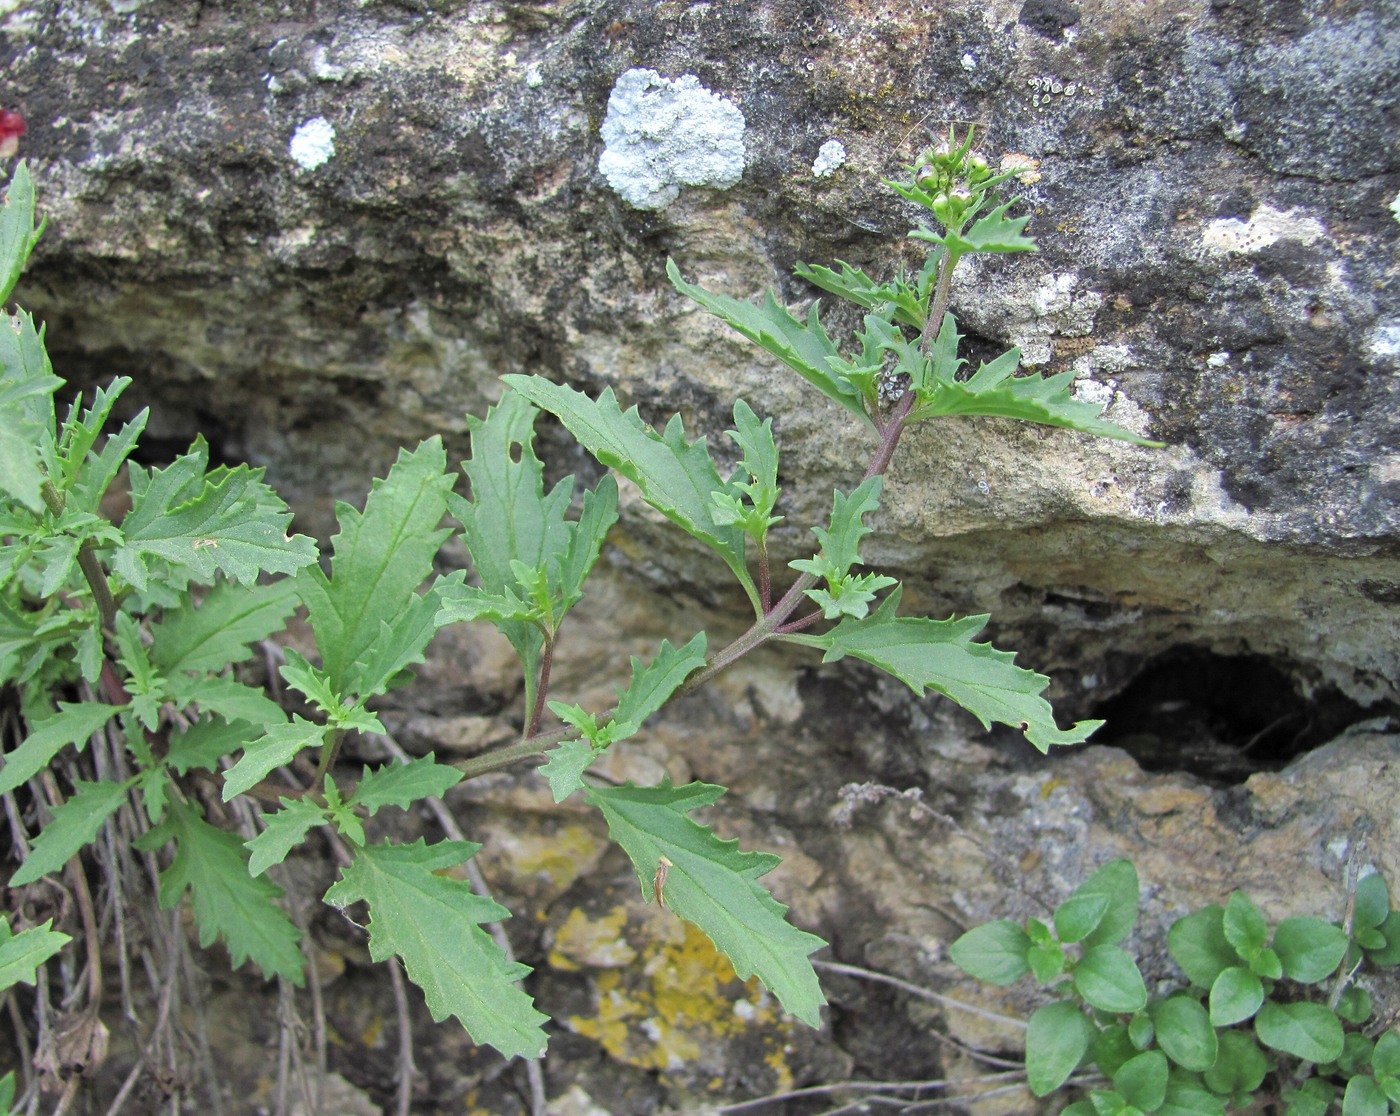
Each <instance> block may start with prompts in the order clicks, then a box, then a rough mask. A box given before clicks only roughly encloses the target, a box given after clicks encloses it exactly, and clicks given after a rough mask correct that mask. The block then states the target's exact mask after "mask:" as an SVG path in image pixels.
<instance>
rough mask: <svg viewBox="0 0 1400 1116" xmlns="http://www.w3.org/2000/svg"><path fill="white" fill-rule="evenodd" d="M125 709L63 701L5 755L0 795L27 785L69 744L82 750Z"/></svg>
mask: <svg viewBox="0 0 1400 1116" xmlns="http://www.w3.org/2000/svg"><path fill="white" fill-rule="evenodd" d="M123 708H125V707H123V706H115V705H103V704H102V703H101V702H96V701H81V702H66V701H60V702H59V703H58V712H57V713H55V714H54V715H53V716H52V717H47V718H45V719H44V720H42V721H40V722H38V723H37V724H35V725H33V726H32V728H31V730H30V733H29V735H28V736H27V737H25V739H24V743H22V744H21V745H20V746H19V747H18V748H16V749H15V750H14V751H13V752H7V753H6V754H5V766H4V767H3V768H0V794H8V793H9V792H10V791H12V790H14V789H15V788H16V787H18V786H21V785H23V784H24V783H26V782H28V781H29V780H30V779H31V778H33V777H34V776H35V775H37V774H38V773H39V772H40V771H42V770H43V769H44V768H45V767H47V766H48V765H49V761H50V760H51V759H53V757H54V756H56V755H58V753H59V752H60V751H62V750H63V749H64V748H65V747H67V746H68V745H69V744H73V745H76V746H77V748H78V750H79V751H82V749H83V748H84V747H86V746H87V742H88V737H90V736H91V735H92V734H93V733H95V732H97V731H98V730H99V729H101V728H102V726H103V725H105V724H106V723H107V722H108V721H110V720H111V719H112V717H113V716H114V715H115V714H117V713H120V712H121V711H122V709H123Z"/></svg>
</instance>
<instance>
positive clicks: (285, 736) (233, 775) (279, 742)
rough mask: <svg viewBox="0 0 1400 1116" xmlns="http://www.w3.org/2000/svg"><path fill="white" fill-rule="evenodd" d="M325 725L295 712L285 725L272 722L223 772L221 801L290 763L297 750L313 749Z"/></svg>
mask: <svg viewBox="0 0 1400 1116" xmlns="http://www.w3.org/2000/svg"><path fill="white" fill-rule="evenodd" d="M326 731H327V730H326V726H325V725H318V724H316V723H314V722H312V721H308V720H306V718H304V717H302V716H300V715H299V714H293V715H292V719H291V722H290V723H288V724H281V725H273V726H272V727H270V728H269V729H268V730H267V732H265V733H264V734H263V735H262V736H259V737H258V738H257V739H256V740H251V741H249V742H248V744H247V745H246V746H245V747H244V749H243V756H242V758H240V759H239V761H238V762H237V763H235V764H234V765H233V766H232V767H230V768H229V769H228V770H227V771H225V772H224V790H223V796H224V801H225V802H228V801H229V800H230V799H231V798H233V796H234V795H237V794H242V793H243V792H244V791H246V790H247V789H248V788H249V787H252V786H253V785H254V784H256V783H258V782H260V781H262V780H263V779H265V778H266V777H267V776H268V774H269V773H270V772H273V771H276V770H277V768H279V767H281V766H283V765H284V764H288V763H291V761H292V759H293V758H294V757H295V756H296V755H297V753H299V752H301V751H303V750H304V749H306V748H314V747H317V746H318V745H320V744H321V742H322V741H323V740H324V739H325V734H326Z"/></svg>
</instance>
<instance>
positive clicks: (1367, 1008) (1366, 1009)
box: [1337, 984, 1371, 1024]
mask: <svg viewBox="0 0 1400 1116" xmlns="http://www.w3.org/2000/svg"><path fill="white" fill-rule="evenodd" d="M1337 1015H1338V1016H1339V1017H1340V1018H1341V1019H1342V1020H1343V1021H1345V1022H1347V1023H1356V1024H1361V1023H1365V1022H1366V1020H1368V1019H1370V1018H1371V996H1370V993H1368V992H1367V991H1366V989H1364V988H1358V987H1357V986H1356V985H1354V984H1353V985H1351V986H1350V987H1348V988H1347V989H1346V991H1345V992H1343V993H1342V996H1341V999H1339V1000H1338V1001H1337Z"/></svg>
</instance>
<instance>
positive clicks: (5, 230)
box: [0, 159, 47, 306]
mask: <svg viewBox="0 0 1400 1116" xmlns="http://www.w3.org/2000/svg"><path fill="white" fill-rule="evenodd" d="M44 224H47V222H44V223H41V224H40V225H39V226H38V227H35V224H34V180H33V179H32V178H31V177H30V176H29V164H28V162H27V161H25V160H24V159H21V160H20V161H19V162H18V163H16V164H15V169H14V171H13V172H12V173H11V175H10V184H9V186H7V187H6V189H5V200H4V201H3V202H0V306H3V305H4V304H5V303H6V302H9V301H10V292H11V291H13V290H14V289H15V284H16V283H17V282H19V277H20V273H21V272H23V271H24V265H25V264H26V263H28V262H29V254H30V253H31V252H33V251H34V245H36V244H38V243H39V237H40V235H41V234H42V233H43V231H44Z"/></svg>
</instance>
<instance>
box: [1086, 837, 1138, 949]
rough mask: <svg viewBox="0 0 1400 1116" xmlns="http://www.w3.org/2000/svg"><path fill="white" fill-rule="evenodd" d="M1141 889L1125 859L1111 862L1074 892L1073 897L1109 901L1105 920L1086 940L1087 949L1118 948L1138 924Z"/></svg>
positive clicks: (1129, 862) (1105, 911)
mask: <svg viewBox="0 0 1400 1116" xmlns="http://www.w3.org/2000/svg"><path fill="white" fill-rule="evenodd" d="M1141 894H1142V889H1141V886H1140V884H1139V883H1138V874H1137V868H1135V867H1134V866H1133V862H1132V861H1131V860H1128V859H1126V858H1119V859H1118V860H1110V861H1109V862H1108V863H1107V864H1105V865H1104V866H1103V867H1102V868H1100V869H1099V870H1098V871H1097V872H1095V873H1094V874H1093V875H1092V876H1090V877H1089V878H1088V879H1087V880H1085V881H1084V882H1083V883H1082V884H1080V885H1079V886H1078V887H1077V888H1075V890H1074V895H1073V896H1072V898H1075V899H1083V898H1087V897H1091V896H1103V897H1104V898H1106V899H1107V900H1108V906H1107V908H1105V910H1104V913H1103V918H1102V919H1100V920H1099V924H1098V925H1097V926H1096V927H1094V929H1092V930H1091V931H1090V932H1089V933H1088V934H1087V935H1086V936H1085V938H1084V946H1085V948H1086V949H1087V948H1089V947H1091V946H1100V945H1117V944H1118V943H1119V942H1121V941H1122V940H1123V939H1124V938H1126V937H1127V936H1128V935H1129V934H1131V933H1132V932H1133V927H1134V926H1135V925H1137V916H1138V902H1139V899H1140V897H1141Z"/></svg>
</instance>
